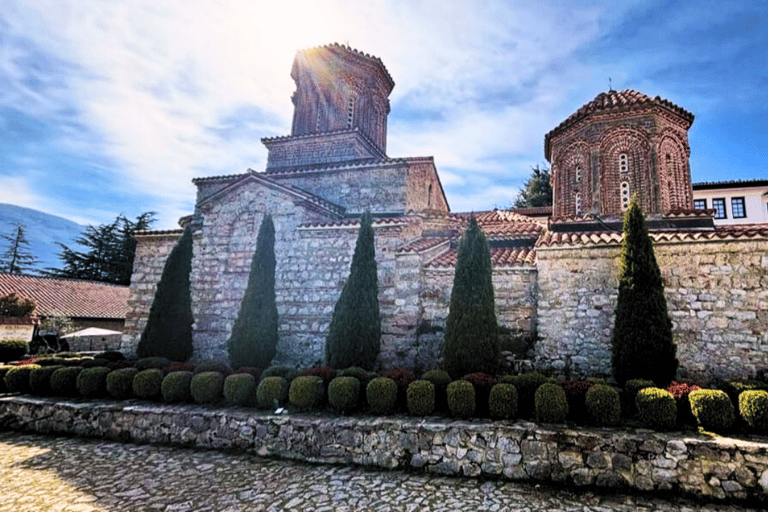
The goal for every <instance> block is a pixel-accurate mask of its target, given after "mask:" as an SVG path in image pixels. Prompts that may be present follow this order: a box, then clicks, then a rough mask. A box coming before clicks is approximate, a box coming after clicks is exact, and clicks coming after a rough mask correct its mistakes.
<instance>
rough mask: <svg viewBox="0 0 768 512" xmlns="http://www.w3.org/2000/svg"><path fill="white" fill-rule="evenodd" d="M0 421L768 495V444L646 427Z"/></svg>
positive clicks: (25, 417) (394, 462)
mask: <svg viewBox="0 0 768 512" xmlns="http://www.w3.org/2000/svg"><path fill="white" fill-rule="evenodd" d="M0 428H10V429H19V430H28V431H33V432H40V433H57V434H68V435H77V436H82V437H96V438H106V439H116V440H119V441H123V442H125V441H130V442H138V443H162V444H175V445H181V446H193V447H198V448H217V449H235V450H241V451H246V452H249V453H254V454H256V455H258V456H261V457H275V458H284V459H296V460H302V461H308V462H315V463H331V464H358V465H362V466H369V467H377V468H386V469H413V470H421V471H427V472H431V473H439V474H444V475H456V476H462V475H463V476H468V477H490V478H505V479H509V480H517V481H531V482H553V483H558V484H564V485H570V486H574V487H585V486H596V487H602V488H614V489H631V490H638V491H647V492H659V491H668V492H672V493H675V494H687V495H692V496H694V497H700V498H701V497H703V498H709V499H718V500H728V501H730V502H732V501H733V500H734V499H752V500H754V501H760V502H762V503H765V500H766V495H767V494H766V493H767V492H768V445H766V444H765V443H762V442H753V441H747V440H734V439H728V438H722V437H715V438H712V437H704V436H698V435H691V434H688V433H686V435H680V434H679V433H659V432H652V431H649V430H638V431H626V430H620V429H610V428H605V429H590V428H580V429H579V430H575V429H570V428H567V427H565V426H561V425H538V424H535V423H528V422H514V423H512V422H508V421H497V422H491V421H487V420H486V421H472V422H468V421H454V420H449V419H441V418H437V417H430V418H391V417H356V418H355V417H335V416H317V415H301V414H297V415H293V414H292V415H274V414H269V413H264V412H259V411H254V410H249V409H217V408H212V407H201V406H193V405H175V406H172V405H161V404H151V403H147V402H145V403H142V402H136V401H129V402H98V401H92V402H82V401H79V400H78V401H64V400H59V399H51V398H31V397H16V396H5V397H0Z"/></svg>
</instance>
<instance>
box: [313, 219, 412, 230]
mask: <svg viewBox="0 0 768 512" xmlns="http://www.w3.org/2000/svg"><path fill="white" fill-rule="evenodd" d="M402 222H403V219H402V217H382V218H378V219H373V226H374V227H377V226H379V227H380V226H394V225H397V224H400V223H402ZM358 225H360V219H342V220H334V221H328V222H309V223H305V224H300V225H299V229H316V228H347V227H350V228H351V227H356V226H358Z"/></svg>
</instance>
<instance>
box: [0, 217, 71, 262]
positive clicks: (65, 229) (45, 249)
mask: <svg viewBox="0 0 768 512" xmlns="http://www.w3.org/2000/svg"><path fill="white" fill-rule="evenodd" d="M16 224H23V225H24V226H26V228H25V234H26V236H27V240H28V241H29V246H28V248H29V252H30V254H32V255H34V256H35V257H36V258H37V259H38V260H39V262H38V264H37V268H38V269H39V270H42V269H46V268H52V267H59V266H61V260H60V259H59V257H58V255H59V253H60V252H61V247H59V246H58V245H57V244H56V242H60V243H62V244H64V245H66V246H68V247H69V248H70V249H73V250H82V247H81V246H80V245H79V244H78V243H76V242H75V238H77V237H79V236H80V235H82V234H83V231H85V226H81V225H80V224H77V223H75V222H72V221H71V220H67V219H65V218H63V217H58V216H56V215H50V214H48V213H43V212H41V211H38V210H33V209H31V208H23V207H21V206H15V205H12V204H3V203H0V234H3V235H13V230H14V229H15V226H16ZM6 249H7V242H6V241H5V240H3V239H0V257H2V255H3V254H4V253H5V251H6Z"/></svg>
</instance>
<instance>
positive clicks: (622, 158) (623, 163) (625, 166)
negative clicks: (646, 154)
mask: <svg viewBox="0 0 768 512" xmlns="http://www.w3.org/2000/svg"><path fill="white" fill-rule="evenodd" d="M628 170H629V163H628V159H627V154H626V153H622V154H620V155H619V172H627V171H628Z"/></svg>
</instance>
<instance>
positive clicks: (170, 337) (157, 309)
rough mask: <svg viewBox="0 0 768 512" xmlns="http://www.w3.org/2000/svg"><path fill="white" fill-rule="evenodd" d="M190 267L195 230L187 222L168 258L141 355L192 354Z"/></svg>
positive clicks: (181, 357)
mask: <svg viewBox="0 0 768 512" xmlns="http://www.w3.org/2000/svg"><path fill="white" fill-rule="evenodd" d="M191 270H192V230H191V228H190V227H189V226H187V227H186V229H184V234H183V235H182V236H181V238H180V239H179V241H178V242H176V245H175V246H174V247H173V249H172V250H171V253H170V254H169V255H168V259H167V260H165V267H163V274H162V276H161V277H160V281H159V282H158V283H157V290H156V291H155V298H154V300H153V301H152V306H151V307H150V309H149V319H148V320H147V325H146V327H144V332H142V333H141V339H140V340H139V346H138V349H137V352H138V354H139V357H150V356H160V357H167V358H168V359H171V360H172V361H186V360H187V359H189V358H190V357H192V322H193V318H192V299H191V296H190V288H189V274H190V271H191Z"/></svg>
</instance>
